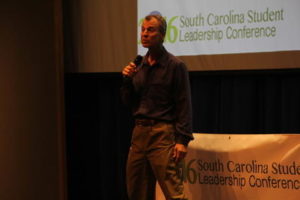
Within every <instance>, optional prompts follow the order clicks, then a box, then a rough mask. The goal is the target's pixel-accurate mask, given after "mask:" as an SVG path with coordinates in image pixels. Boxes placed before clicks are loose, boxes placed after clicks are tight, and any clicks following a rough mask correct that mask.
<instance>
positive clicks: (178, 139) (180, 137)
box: [175, 134, 191, 146]
mask: <svg viewBox="0 0 300 200" xmlns="http://www.w3.org/2000/svg"><path fill="white" fill-rule="evenodd" d="M190 141H191V138H189V137H187V136H184V135H179V134H178V135H177V136H176V138H175V142H176V143H177V144H183V145H184V146H188V144H189V142H190Z"/></svg>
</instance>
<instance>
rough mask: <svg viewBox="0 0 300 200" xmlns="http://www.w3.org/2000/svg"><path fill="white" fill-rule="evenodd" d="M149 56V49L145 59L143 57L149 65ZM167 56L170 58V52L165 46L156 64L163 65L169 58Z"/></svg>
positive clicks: (144, 62) (145, 63) (144, 61)
mask: <svg viewBox="0 0 300 200" xmlns="http://www.w3.org/2000/svg"><path fill="white" fill-rule="evenodd" d="M148 56H149V51H148V52H147V53H146V55H145V56H144V59H143V61H142V62H143V65H149V64H148ZM167 58H168V52H167V50H166V49H165V47H163V49H162V55H161V57H160V58H159V59H158V60H157V62H156V64H155V65H160V66H161V64H162V63H164V62H165V61H166V60H167Z"/></svg>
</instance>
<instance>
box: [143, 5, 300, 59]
mask: <svg viewBox="0 0 300 200" xmlns="http://www.w3.org/2000/svg"><path fill="white" fill-rule="evenodd" d="M299 9H300V1H299V0H222V1H220V0H163V1H162V0H151V1H149V0H138V38H140V25H141V22H142V19H143V18H144V17H145V16H146V15H148V14H149V13H151V12H154V11H155V12H159V13H161V15H162V16H164V17H165V18H166V21H167V23H168V30H167V34H166V39H165V46H166V48H167V49H168V50H169V51H170V52H172V53H173V54H174V55H176V56H183V55H203V54H229V53H245V52H273V51H289V50H300V37H299V35H300V26H299V19H300V12H299ZM145 52H146V49H144V48H143V47H142V46H141V44H140V39H138V53H139V54H145Z"/></svg>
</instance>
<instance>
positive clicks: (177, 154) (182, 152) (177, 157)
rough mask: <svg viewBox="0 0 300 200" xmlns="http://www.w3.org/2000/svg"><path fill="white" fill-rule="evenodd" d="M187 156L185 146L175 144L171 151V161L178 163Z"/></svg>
mask: <svg viewBox="0 0 300 200" xmlns="http://www.w3.org/2000/svg"><path fill="white" fill-rule="evenodd" d="M186 154H187V146H185V145H183V144H175V147H174V150H173V156H172V157H173V159H174V161H175V162H176V163H178V162H180V161H181V160H182V159H183V158H184V157H185V156H186Z"/></svg>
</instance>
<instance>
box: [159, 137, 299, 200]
mask: <svg viewBox="0 0 300 200" xmlns="http://www.w3.org/2000/svg"><path fill="white" fill-rule="evenodd" d="M299 136H300V135H299V134H298V135H296V134H295V135H287V134H270V135H257V134H247V135H244V134H194V137H195V140H193V141H191V143H190V145H189V151H188V154H187V157H186V159H185V162H182V164H181V168H180V170H179V173H180V174H181V177H182V181H183V182H184V186H185V190H186V193H187V194H188V197H189V200H199V199H206V200H207V199H209V200H220V199H228V200H229V199H230V200H240V199H242V200H245V199H251V200H252V199H266V200H269V199H272V200H282V199H289V200H296V199H299V196H300V159H299V153H300V137H299ZM156 199H157V200H164V199H165V198H164V197H163V194H162V192H161V189H160V187H159V186H158V185H157V196H156Z"/></svg>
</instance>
